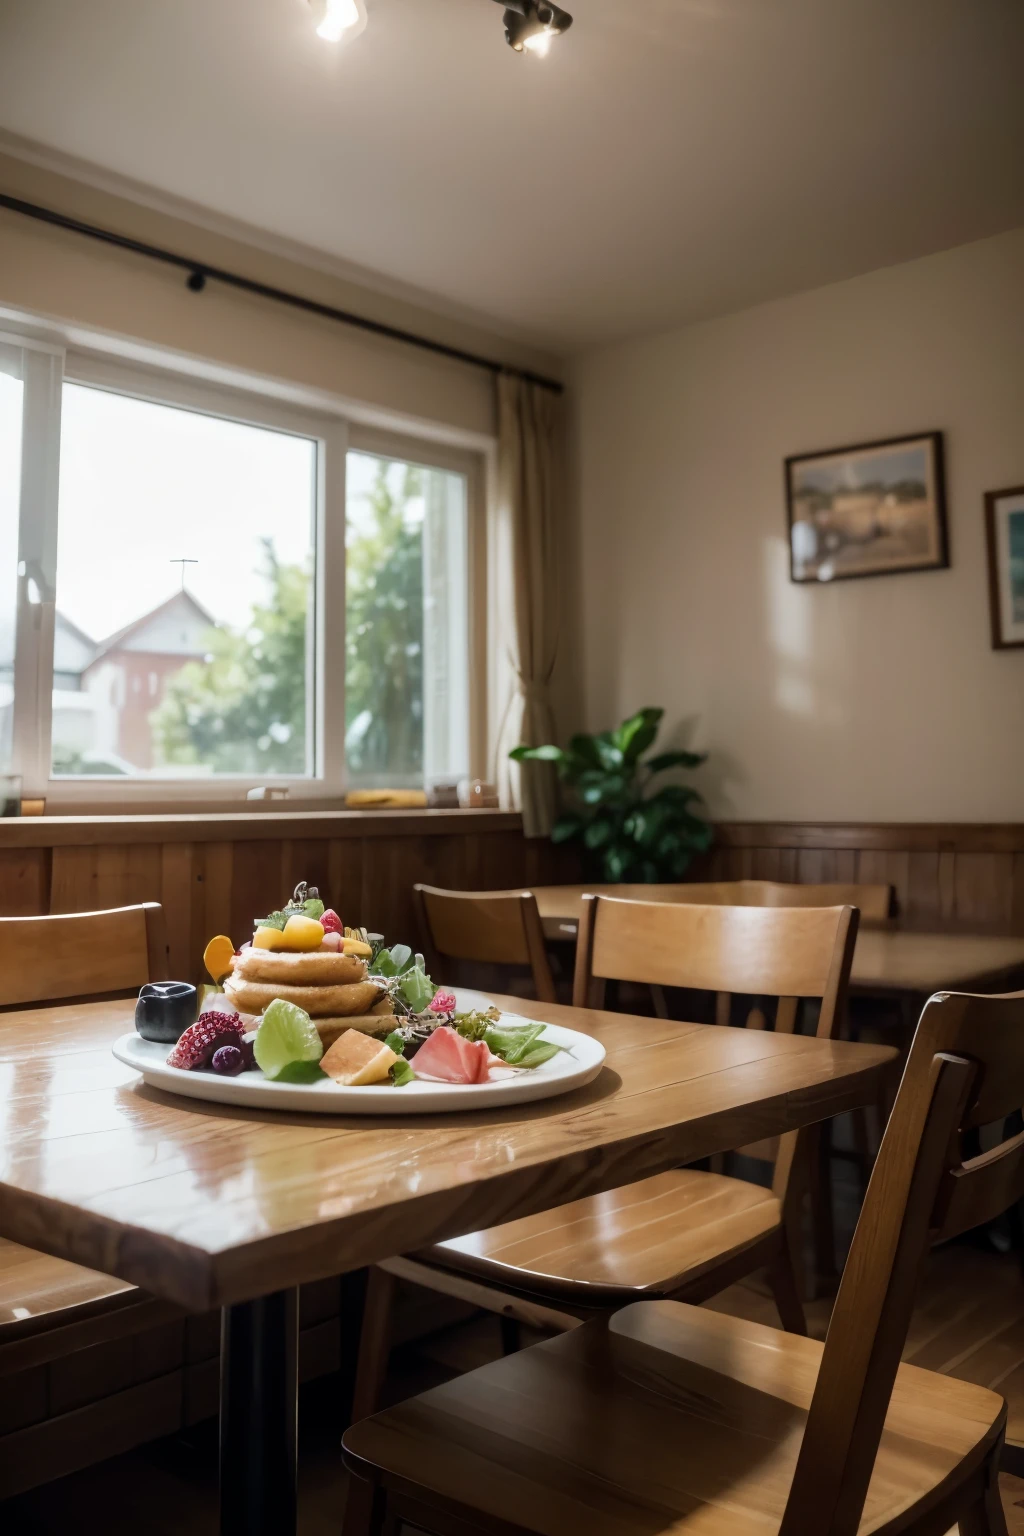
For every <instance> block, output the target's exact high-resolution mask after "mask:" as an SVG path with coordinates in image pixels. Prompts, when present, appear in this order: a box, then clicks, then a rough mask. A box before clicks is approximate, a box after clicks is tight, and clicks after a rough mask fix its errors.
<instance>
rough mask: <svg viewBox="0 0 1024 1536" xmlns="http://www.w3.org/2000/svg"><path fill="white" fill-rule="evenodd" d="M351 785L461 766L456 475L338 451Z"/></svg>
mask: <svg viewBox="0 0 1024 1536" xmlns="http://www.w3.org/2000/svg"><path fill="white" fill-rule="evenodd" d="M347 484H348V494H347V501H348V505H347V518H348V521H347V539H346V549H347V578H346V602H347V607H346V621H345V627H346V658H345V662H346V665H345V753H346V759H347V764H348V777H349V782H350V783H352V784H354V785H356V786H363V787H390V788H414V787H419V786H422V785H423V784H424V783H427V784H432V783H435V782H436V781H438V780H443V779H449V780H450V779H458V778H461V777H464V776H465V775H466V774H467V773H468V771H469V602H468V593H469V579H468V554H467V486H466V477H465V475H460V474H456V473H453V472H452V471H450V470H444V469H430V468H427V467H426V466H424V465H421V464H411V463H406V462H404V461H402V460H399V459H388V458H379V457H377V456H376V455H374V454H368V453H350V454H349V455H348V479H347Z"/></svg>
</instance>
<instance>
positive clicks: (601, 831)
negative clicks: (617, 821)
mask: <svg viewBox="0 0 1024 1536" xmlns="http://www.w3.org/2000/svg"><path fill="white" fill-rule="evenodd" d="M613 830H614V828H613V826H612V823H611V821H610V820H609V819H608V817H607V816H595V817H594V820H593V821H592V822H590V823H589V825H588V827H587V830H586V831H585V832H584V834H583V842H584V844H585V846H586V847H587V848H591V849H593V848H601V847H603V846H604V844H605V843H606V842H607V841H608V839H609V838H610V837H611V835H612V832H613Z"/></svg>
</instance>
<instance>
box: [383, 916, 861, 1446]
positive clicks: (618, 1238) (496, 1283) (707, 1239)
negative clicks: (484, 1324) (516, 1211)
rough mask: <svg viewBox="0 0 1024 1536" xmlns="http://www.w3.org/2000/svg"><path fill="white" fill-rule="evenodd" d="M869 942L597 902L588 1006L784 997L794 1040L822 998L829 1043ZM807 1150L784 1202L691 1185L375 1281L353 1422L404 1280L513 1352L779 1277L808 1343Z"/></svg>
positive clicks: (434, 1253)
mask: <svg viewBox="0 0 1024 1536" xmlns="http://www.w3.org/2000/svg"><path fill="white" fill-rule="evenodd" d="M856 930H857V913H856V911H855V910H854V909H852V908H850V907H835V908H816V909H806V910H805V909H800V908H788V909H784V908H779V909H776V910H771V909H768V908H753V907H695V906H683V905H665V904H662V903H654V902H631V901H619V900H615V899H613V898H611V897H607V896H587V897H585V898H584V903H583V918H582V923H581V928H580V939H579V947H578V950H577V959H576V977H575V989H574V998H573V1001H574V1003H575V1005H576V1006H577V1007H600V1006H601V1002H602V995H603V991H604V984H605V980H606V979H611V978H617V979H620V980H626V981H651V980H653V981H656V982H662V983H664V984H665V985H669V986H685V987H693V988H696V989H701V990H709V991H713V992H719V993H720V994H721V996H723V997H725V998H726V1000H728V994H727V993H726V992H725V991H723V989H725V988H729V989H735V990H736V991H738V992H741V993H750V992H757V993H759V994H770V995H774V996H776V997H778V998H779V1003H778V1008H777V1013H776V1019H775V1027H776V1029H779V1030H784V1031H787V1032H791V1031H792V1030H793V1028H794V1025H795V1021H796V1013H797V1000H798V999H799V998H803V997H818V998H820V999H821V1011H820V1015H819V1023H818V1034H819V1036H820V1037H822V1038H823V1039H828V1038H831V1036H832V1034H833V1032H834V1030H835V1027H836V1024H837V1022H838V1020H839V1018H840V1017H841V1015H842V1011H843V1007H844V1004H845V999H846V986H847V980H848V978H849V974H850V963H851V960H852V958H853V946H854V941H855V938H856ZM657 1027H658V1026H657V1025H655V1024H654V1022H653V1021H652V1029H653V1028H657ZM806 1145H807V1137H806V1136H804V1135H803V1134H801V1133H797V1132H793V1133H790V1134H788V1135H786V1136H783V1137H781V1138H780V1140H779V1143H778V1155H777V1156H776V1157H775V1166H774V1173H773V1179H772V1186H771V1188H770V1189H763V1188H761V1187H760V1186H759V1185H756V1184H752V1183H748V1182H746V1181H745V1180H742V1179H734V1178H727V1177H725V1176H723V1175H721V1174H716V1173H705V1172H702V1171H699V1170H694V1169H678V1170H676V1171H674V1172H671V1173H663V1174H660V1175H658V1176H657V1177H656V1178H652V1179H645V1180H643V1181H642V1182H641V1183H639V1184H632V1185H629V1186H628V1187H627V1188H625V1189H618V1190H612V1191H610V1192H609V1193H608V1194H604V1195H598V1196H595V1197H593V1198H592V1199H586V1200H576V1201H573V1202H572V1203H571V1204H570V1205H564V1206H560V1207H558V1208H557V1209H555V1210H553V1211H548V1212H546V1213H545V1214H544V1215H541V1216H530V1217H526V1218H524V1219H522V1220H519V1221H513V1222H509V1223H507V1224H505V1225H503V1226H500V1227H494V1228H491V1229H490V1230H488V1231H486V1232H476V1233H473V1234H471V1235H470V1236H468V1237H459V1238H454V1239H453V1240H452V1241H450V1242H446V1243H439V1244H437V1245H436V1246H435V1247H433V1248H430V1249H428V1250H427V1251H426V1252H424V1253H421V1254H418V1255H416V1256H415V1257H414V1258H398V1259H392V1260H386V1261H385V1262H384V1263H383V1264H382V1265H380V1266H379V1267H378V1268H376V1269H374V1270H373V1271H372V1272H371V1277H370V1287H369V1300H368V1306H367V1312H366V1317H365V1319H364V1324H363V1334H362V1341H361V1347H360V1358H359V1367H358V1372H357V1384H356V1392H355V1402H354V1409H353V1417H354V1418H359V1417H361V1416H363V1415H364V1414H367V1413H371V1412H372V1411H373V1410H374V1408H375V1407H376V1406H377V1403H378V1399H379V1391H380V1386H381V1383H382V1380H383V1376H384V1374H385V1371H386V1367H387V1352H388V1319H389V1313H390V1305H391V1295H392V1289H393V1286H394V1282H395V1281H396V1279H402V1280H411V1281H415V1282H416V1283H418V1284H421V1285H426V1286H429V1287H431V1288H433V1289H435V1290H440V1291H443V1292H445V1293H446V1294H449V1295H455V1296H458V1297H459V1298H461V1299H462V1300H465V1301H469V1302H472V1303H473V1304H474V1305H477V1306H482V1307H484V1308H487V1309H488V1310H490V1311H493V1312H497V1313H498V1314H499V1315H500V1316H501V1317H502V1319H503V1323H504V1324H505V1325H506V1326H505V1335H506V1348H511V1347H514V1345H515V1344H516V1334H515V1327H516V1325H518V1324H519V1323H526V1324H531V1325H534V1326H541V1327H546V1328H551V1327H556V1328H557V1327H561V1328H563V1329H565V1328H571V1327H573V1326H574V1324H575V1323H576V1322H579V1321H582V1320H586V1319H587V1318H591V1317H593V1316H595V1314H598V1313H605V1314H606V1313H608V1312H611V1311H614V1310H616V1309H617V1308H619V1307H623V1306H625V1305H626V1304H627V1303H628V1302H630V1301H635V1300H636V1299H637V1298H638V1297H641V1296H643V1297H663V1296H664V1297H684V1298H685V1299H687V1300H689V1301H703V1300H705V1299H706V1298H707V1297H709V1296H713V1295H715V1294H716V1293H717V1292H719V1291H721V1290H724V1289H725V1288H726V1286H729V1285H731V1284H732V1283H733V1281H735V1280H738V1279H740V1278H741V1277H742V1276H743V1275H747V1274H750V1273H752V1272H753V1271H754V1270H756V1269H760V1268H762V1267H767V1270H768V1276H769V1281H770V1284H771V1288H772V1294H773V1296H774V1298H775V1302H776V1305H777V1307H778V1310H779V1316H780V1318H781V1319H782V1322H783V1324H784V1326H785V1327H786V1328H788V1329H790V1330H791V1331H792V1332H794V1333H805V1332H806V1323H805V1320H804V1314H803V1307H802V1305H801V1302H800V1293H799V1288H798V1286H797V1283H796V1277H795V1272H794V1266H793V1258H792V1253H791V1248H792V1246H793V1243H794V1241H795V1235H796V1228H797V1227H798V1225H799V1218H800V1208H801V1203H802V1198H803V1193H804V1188H805V1178H804V1170H805V1164H806V1158H805V1156H804V1152H805V1149H806ZM772 1150H773V1151H774V1147H773V1149H772ZM751 1151H754V1149H751ZM509 1325H511V1326H509Z"/></svg>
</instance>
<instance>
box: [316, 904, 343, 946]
mask: <svg viewBox="0 0 1024 1536" xmlns="http://www.w3.org/2000/svg"><path fill="white" fill-rule="evenodd" d="M320 926H321V927H322V928H323V930H324V933H340V934H341V936H342V938H344V937H345V925H344V923H343V922H342V920H341V918H340V917H339V916H338V914H337V912H335V911H334V909H333V907H328V908H327V911H326V912H324V913H323V915H322V916H321V918H320Z"/></svg>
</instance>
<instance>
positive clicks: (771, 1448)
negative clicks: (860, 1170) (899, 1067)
mask: <svg viewBox="0 0 1024 1536" xmlns="http://www.w3.org/2000/svg"><path fill="white" fill-rule="evenodd" d="M1022 1032H1024V994H1016V995H1014V996H1008V997H997V998H993V997H968V996H962V995H956V994H949V993H939V994H937V995H936V996H935V997H933V998H932V999H931V1000H930V1001H929V1002H928V1003H927V1004H926V1006H925V1009H924V1012H923V1014H922V1016H921V1021H920V1024H919V1026H918V1029H917V1034H916V1037H915V1040H914V1044H913V1047H912V1049H911V1053H910V1058H909V1061H908V1064H907V1069H906V1072H905V1074H904V1077H903V1081H902V1084H901V1086H900V1090H899V1094H898V1097H897V1101H896V1106H895V1109H894V1111H893V1114H892V1117H891V1119H890V1121H889V1124H888V1127H887V1129H886V1132H885V1137H884V1140H883V1143H882V1149H881V1152H880V1154H879V1158H878V1162H877V1165H876V1168H875V1171H874V1174H873V1175H872V1179H871V1183H870V1186H869V1189H868V1193H867V1199H866V1201H865V1204H864V1208H863V1211H862V1213H861V1218H860V1221H859V1223H858V1226H857V1231H856V1234H855V1237H854V1241H853V1247H852V1248H851V1250H850V1256H849V1259H848V1261H847V1265H846V1271H845V1273H844V1275H843V1279H842V1283H841V1286H840V1290H839V1294H838V1297H837V1300H836V1305H835V1309H834V1311H833V1314H832V1321H831V1324H830V1326H829V1331H828V1337H827V1339H826V1341H825V1343H824V1345H822V1344H819V1343H817V1342H814V1341H812V1340H810V1339H806V1338H800V1337H797V1336H795V1335H793V1334H786V1333H780V1332H777V1331H776V1330H774V1329H771V1328H765V1327H763V1326H760V1325H758V1324H755V1323H750V1322H747V1321H744V1320H741V1319H738V1318H733V1317H727V1316H723V1315H720V1314H718V1313H714V1312H708V1311H706V1310H696V1309H694V1308H692V1307H688V1306H685V1305H682V1304H680V1303H678V1302H655V1303H650V1302H644V1303H640V1304H638V1305H634V1306H631V1307H628V1308H627V1309H626V1310H625V1311H622V1312H618V1313H617V1314H616V1315H615V1316H613V1317H612V1318H611V1319H609V1321H608V1322H607V1324H606V1325H605V1326H596V1325H594V1324H590V1325H588V1326H586V1327H584V1328H581V1329H579V1330H577V1331H576V1332H575V1333H572V1334H569V1335H563V1336H562V1337H560V1338H557V1339H554V1340H552V1341H551V1342H548V1343H543V1344H539V1345H536V1346H534V1347H533V1348H531V1349H527V1350H524V1351H522V1352H521V1353H519V1354H517V1355H512V1356H509V1357H507V1358H506V1359H504V1360H499V1361H497V1362H496V1363H495V1364H493V1365H488V1366H485V1367H483V1368H482V1369H480V1370H476V1371H472V1372H470V1373H469V1374H468V1375H465V1376H462V1377H459V1378H457V1379H456V1380H454V1381H451V1382H449V1383H448V1384H447V1385H445V1386H442V1387H439V1388H437V1389H435V1390H434V1391H431V1392H427V1393H424V1394H423V1395H422V1396H419V1397H414V1398H411V1399H410V1400H409V1401H407V1402H405V1403H403V1404H402V1405H401V1406H400V1407H397V1408H394V1409H392V1410H390V1411H389V1412H387V1413H383V1414H380V1415H378V1416H377V1417H374V1418H370V1419H367V1420H365V1421H363V1422H362V1423H359V1424H356V1425H354V1426H353V1427H352V1428H350V1429H349V1431H348V1432H347V1434H346V1435H345V1439H344V1447H345V1459H346V1461H347V1463H348V1466H349V1468H350V1469H351V1471H353V1472H354V1473H355V1474H356V1475H357V1478H359V1479H366V1480H368V1484H369V1486H370V1487H371V1488H372V1490H373V1492H372V1506H373V1507H372V1518H371V1529H372V1531H373V1532H374V1533H375V1536H376V1533H378V1532H381V1531H382V1530H383V1529H384V1528H385V1527H384V1521H385V1519H393V1518H396V1517H399V1516H401V1517H402V1518H404V1519H406V1520H408V1521H409V1522H410V1523H411V1524H413V1525H415V1526H416V1527H417V1528H420V1529H422V1530H424V1531H428V1532H443V1533H445V1536H455V1533H456V1532H458V1533H460V1536H461V1533H469V1532H473V1533H474V1536H499V1533H500V1536H527V1533H528V1536H655V1533H657V1536H669V1533H672V1536H690V1533H692V1536H698V1533H699V1536H776V1533H777V1536H858V1533H859V1536H867V1533H869V1532H870V1533H872V1536H897V1533H898V1536H942V1533H944V1532H946V1531H948V1530H950V1528H951V1527H954V1526H955V1525H957V1524H959V1530H960V1533H961V1536H1005V1533H1006V1529H1007V1528H1006V1522H1005V1519H1004V1517H1003V1513H1002V1507H1001V1504H1000V1499H999V1491H998V1486H997V1481H996V1472H997V1467H998V1461H999V1454H1000V1449H1001V1446H1002V1441H1003V1436H1004V1431H1005V1422H1006V1405H1005V1403H1004V1401H1003V1399H1002V1398H1001V1397H1000V1396H998V1395H997V1394H996V1393H994V1392H990V1391H988V1390H987V1389H986V1388H983V1387H978V1386H975V1385H974V1384H973V1383H971V1382H967V1381H958V1380H956V1379H955V1378H952V1377H949V1376H941V1375H938V1374H937V1373H933V1372H930V1371H925V1370H921V1369H919V1368H916V1367H914V1366H909V1365H901V1364H900V1355H901V1352H902V1350H903V1347H904V1344H905V1341H906V1335H907V1328H908V1324H909V1321H910V1316H911V1311H912V1308H913V1304H914V1297H915V1292H916V1290H917V1284H918V1279H919V1275H920V1271H921V1267H922V1264H923V1261H924V1258H925V1255H926V1251H927V1247H928V1243H929V1240H944V1239H947V1238H950V1237H953V1236H955V1235H957V1234H958V1233H960V1232H962V1231H964V1230H966V1229H967V1228H969V1227H973V1226H975V1225H977V1224H978V1223H979V1222H982V1221H987V1220H989V1219H991V1218H992V1217H995V1216H996V1215H997V1214H998V1213H999V1212H1001V1211H1003V1210H1004V1209H1006V1208H1007V1206H1008V1205H1009V1204H1010V1203H1012V1202H1014V1201H1016V1200H1018V1199H1020V1198H1021V1196H1022V1195H1024V1133H1022V1134H1020V1135H1016V1136H1013V1137H1012V1138H1011V1139H1009V1140H1004V1141H1003V1142H1002V1143H1001V1144H1000V1145H998V1146H997V1147H996V1148H994V1149H993V1150H992V1151H989V1152H985V1153H982V1154H981V1155H980V1156H974V1157H970V1158H969V1159H968V1160H966V1161H964V1160H962V1151H961V1147H962V1141H961V1138H962V1136H963V1134H964V1133H969V1132H970V1131H971V1130H973V1129H974V1128H976V1127H980V1126H982V1125H991V1124H993V1123H996V1124H998V1123H1000V1122H1001V1121H1002V1120H1003V1117H1004V1116H1006V1115H1007V1114H1009V1113H1010V1112H1011V1111H1015V1110H1017V1109H1019V1107H1020V1105H1021V1104H1022V1103H1024V1054H1022V1052H1021V1049H1020V1041H1021V1035H1022ZM353 1486H354V1487H360V1486H366V1485H360V1484H358V1483H356V1484H354V1485H353Z"/></svg>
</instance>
